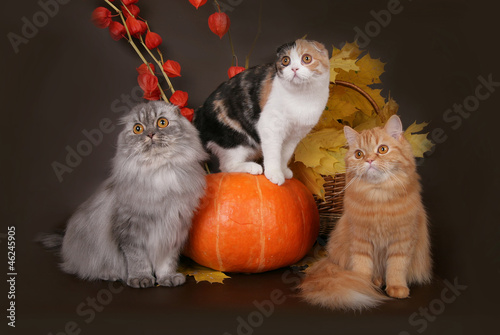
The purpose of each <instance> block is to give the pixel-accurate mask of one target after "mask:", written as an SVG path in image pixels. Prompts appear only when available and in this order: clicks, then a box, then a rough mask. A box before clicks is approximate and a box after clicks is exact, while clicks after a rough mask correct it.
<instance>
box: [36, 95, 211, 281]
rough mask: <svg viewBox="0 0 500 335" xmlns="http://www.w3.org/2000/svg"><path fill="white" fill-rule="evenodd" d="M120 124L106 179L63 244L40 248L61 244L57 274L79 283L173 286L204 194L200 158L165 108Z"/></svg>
mask: <svg viewBox="0 0 500 335" xmlns="http://www.w3.org/2000/svg"><path fill="white" fill-rule="evenodd" d="M122 122H123V123H124V124H125V127H124V129H123V130H122V132H121V133H120V135H119V137H118V148H117V152H116V155H115V157H114V159H113V164H112V173H111V177H109V178H108V179H107V180H106V181H105V182H104V183H103V184H102V185H101V186H100V188H99V189H98V190H97V191H96V193H95V194H94V195H92V196H91V197H90V199H88V200H87V201H86V202H85V203H83V204H82V205H81V206H80V207H79V209H78V210H77V211H76V213H74V215H73V216H72V217H71V218H70V220H69V222H68V225H67V228H66V231H65V234H64V237H61V236H60V237H59V238H57V237H56V236H54V235H48V236H45V237H43V238H42V242H43V243H44V244H45V246H48V247H51V246H52V247H53V246H56V245H57V244H58V243H59V244H60V243H61V242H62V249H61V256H62V259H63V262H62V264H61V267H62V269H63V270H64V271H65V272H68V273H71V274H75V275H77V276H78V277H80V278H84V279H90V280H92V279H103V280H122V281H124V282H126V283H127V285H129V286H132V287H150V286H153V285H155V283H158V284H159V285H162V286H177V285H181V284H183V283H184V282H185V281H186V279H185V277H184V276H183V275H182V274H180V273H177V272H176V269H177V262H178V258H179V253H180V251H181V248H182V247H183V245H184V242H185V241H186V239H187V236H188V231H189V228H190V225H191V219H192V216H193V212H194V210H195V209H196V207H197V206H198V204H199V200H200V197H201V196H202V195H203V193H204V188H205V176H204V175H205V173H204V170H203V168H202V166H201V162H202V161H204V160H206V159H207V154H206V153H205V151H204V150H203V147H202V145H201V142H200V139H199V136H198V132H197V130H196V129H195V128H194V126H193V125H191V123H190V122H189V121H188V120H187V119H185V118H184V117H183V116H181V115H180V114H179V111H178V109H177V107H175V106H173V105H169V104H166V103H163V102H150V103H144V104H140V105H137V106H136V107H134V108H133V109H132V111H131V112H130V113H129V114H128V115H126V116H125V117H124V118H123V119H122ZM61 239H62V241H61Z"/></svg>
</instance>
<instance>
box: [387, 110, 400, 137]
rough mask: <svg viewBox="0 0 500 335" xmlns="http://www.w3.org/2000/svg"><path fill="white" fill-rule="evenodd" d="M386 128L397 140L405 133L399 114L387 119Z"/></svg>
mask: <svg viewBox="0 0 500 335" xmlns="http://www.w3.org/2000/svg"><path fill="white" fill-rule="evenodd" d="M384 130H385V131H386V132H387V133H388V134H389V135H391V136H392V137H394V138H395V139H396V140H399V139H400V138H401V135H402V134H403V124H402V123H401V119H400V118H399V116H397V115H393V116H391V117H390V118H389V120H387V123H386V124H385V126H384Z"/></svg>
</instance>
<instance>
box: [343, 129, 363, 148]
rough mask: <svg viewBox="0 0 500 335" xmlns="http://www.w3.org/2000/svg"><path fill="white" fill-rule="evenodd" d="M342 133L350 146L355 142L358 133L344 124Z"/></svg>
mask: <svg viewBox="0 0 500 335" xmlns="http://www.w3.org/2000/svg"><path fill="white" fill-rule="evenodd" d="M344 135H345V138H346V140H347V144H349V146H352V145H353V144H354V143H355V142H356V139H357V138H358V135H359V133H358V132H357V131H356V130H354V129H352V128H351V127H349V126H344Z"/></svg>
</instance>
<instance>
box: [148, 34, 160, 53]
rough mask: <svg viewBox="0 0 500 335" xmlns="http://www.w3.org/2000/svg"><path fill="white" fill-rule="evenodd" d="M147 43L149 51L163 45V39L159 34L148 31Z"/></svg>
mask: <svg viewBox="0 0 500 335" xmlns="http://www.w3.org/2000/svg"><path fill="white" fill-rule="evenodd" d="M145 42H146V46H147V47H148V49H149V50H151V49H156V48H158V46H159V45H160V44H161V42H162V38H161V36H160V35H159V34H157V33H153V32H152V31H148V33H147V34H146V41H145Z"/></svg>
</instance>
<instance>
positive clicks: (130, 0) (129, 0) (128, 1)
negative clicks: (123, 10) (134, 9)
mask: <svg viewBox="0 0 500 335" xmlns="http://www.w3.org/2000/svg"><path fill="white" fill-rule="evenodd" d="M138 1H139V0H123V1H122V2H123V4H124V5H125V6H128V5H131V4H133V3H137V2H138Z"/></svg>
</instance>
